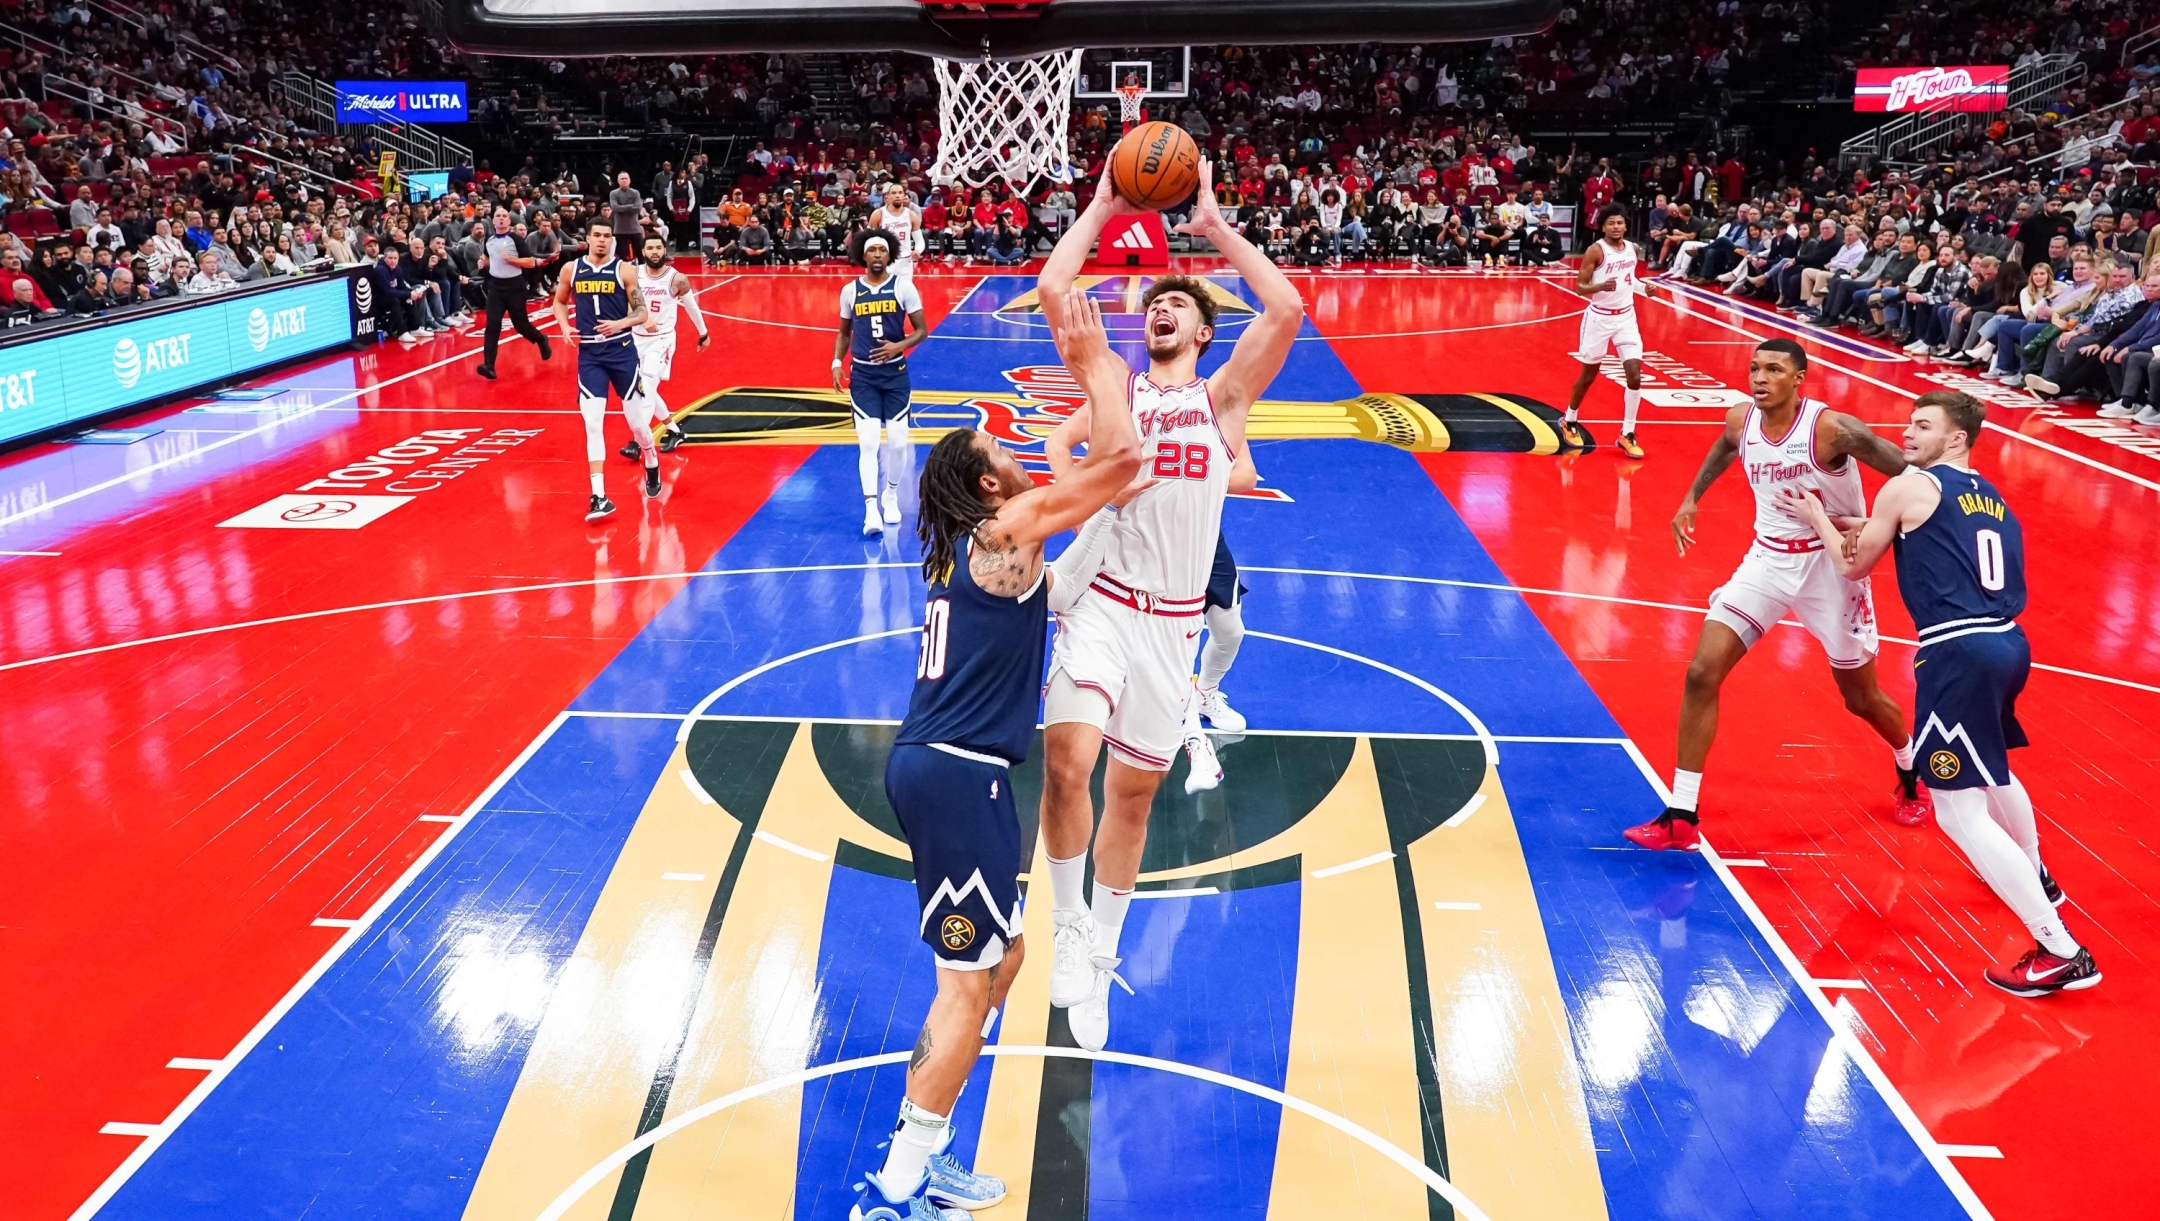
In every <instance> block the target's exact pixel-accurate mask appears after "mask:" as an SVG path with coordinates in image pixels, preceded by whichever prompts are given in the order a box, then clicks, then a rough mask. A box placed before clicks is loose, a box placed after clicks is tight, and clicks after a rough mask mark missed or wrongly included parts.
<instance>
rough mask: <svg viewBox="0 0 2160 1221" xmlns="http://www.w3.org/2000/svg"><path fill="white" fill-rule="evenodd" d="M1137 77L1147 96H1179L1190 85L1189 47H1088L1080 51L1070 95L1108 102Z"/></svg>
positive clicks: (1182, 94) (1190, 54)
mask: <svg viewBox="0 0 2160 1221" xmlns="http://www.w3.org/2000/svg"><path fill="white" fill-rule="evenodd" d="M1127 80H1137V81H1138V82H1139V84H1140V86H1141V87H1142V88H1143V89H1145V90H1146V93H1145V94H1144V95H1143V96H1145V97H1147V98H1150V99H1153V98H1182V97H1184V96H1186V94H1187V91H1188V90H1190V89H1191V87H1192V83H1191V82H1192V48H1191V47H1090V48H1088V49H1087V50H1085V51H1082V52H1081V53H1080V77H1079V79H1078V80H1076V81H1074V82H1073V96H1074V97H1077V98H1099V99H1101V100H1104V101H1110V100H1112V99H1115V98H1116V97H1117V90H1118V86H1120V85H1123V84H1124V83H1125V82H1126V81H1127Z"/></svg>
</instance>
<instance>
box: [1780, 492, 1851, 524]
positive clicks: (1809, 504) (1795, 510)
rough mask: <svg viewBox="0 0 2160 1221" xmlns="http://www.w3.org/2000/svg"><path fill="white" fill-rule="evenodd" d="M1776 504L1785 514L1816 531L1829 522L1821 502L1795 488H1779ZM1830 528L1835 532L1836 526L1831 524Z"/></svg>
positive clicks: (1808, 493)
mask: <svg viewBox="0 0 2160 1221" xmlns="http://www.w3.org/2000/svg"><path fill="white" fill-rule="evenodd" d="M1777 502H1778V505H1779V506H1780V507H1782V508H1783V509H1784V510H1785V511H1786V512H1788V513H1790V514H1792V515H1793V516H1794V517H1797V518H1799V519H1800V520H1801V521H1804V522H1806V523H1808V524H1809V525H1811V526H1813V527H1815V528H1816V529H1817V530H1818V531H1819V530H1821V529H1822V527H1823V524H1824V523H1826V522H1829V521H1830V513H1829V511H1828V510H1826V509H1824V508H1823V503H1822V501H1820V500H1817V499H1815V496H1814V494H1813V493H1810V492H1803V491H1800V490H1798V489H1796V488H1779V489H1778V492H1777ZM1830 528H1831V529H1832V530H1836V529H1837V526H1836V525H1835V524H1832V525H1831V527H1830Z"/></svg>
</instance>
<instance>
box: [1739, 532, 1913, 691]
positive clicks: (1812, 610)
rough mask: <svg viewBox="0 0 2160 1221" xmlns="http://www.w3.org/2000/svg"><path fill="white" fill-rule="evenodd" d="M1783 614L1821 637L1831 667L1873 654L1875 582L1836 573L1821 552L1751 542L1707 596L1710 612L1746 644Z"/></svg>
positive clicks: (1850, 666)
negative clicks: (1784, 549)
mask: <svg viewBox="0 0 2160 1221" xmlns="http://www.w3.org/2000/svg"><path fill="white" fill-rule="evenodd" d="M1787 615H1791V616H1792V617H1793V618H1795V619H1798V620H1799V621H1800V622H1801V624H1802V625H1803V626H1805V627H1806V628H1807V630H1808V632H1809V634H1811V635H1813V636H1814V637H1815V639H1817V640H1819V641H1821V642H1822V647H1823V652H1825V653H1828V654H1829V655H1830V664H1831V665H1832V666H1835V667H1836V668H1838V669H1840V670H1851V669H1855V668H1857V667H1859V666H1864V665H1866V664H1867V663H1868V662H1870V661H1873V660H1874V659H1875V653H1876V651H1877V649H1878V647H1879V646H1878V644H1877V640H1876V632H1875V591H1874V587H1873V586H1872V585H1870V584H1869V583H1868V582H1867V580H1866V579H1864V578H1863V579H1861V580H1858V581H1848V580H1846V579H1845V578H1844V577H1842V576H1839V575H1838V570H1837V565H1835V564H1832V563H1831V562H1830V556H1829V554H1828V553H1826V552H1822V551H1808V552H1802V553H1799V554H1790V553H1787V552H1782V551H1776V550H1773V549H1771V548H1769V547H1765V546H1763V545H1762V544H1761V543H1759V542H1758V543H1755V544H1754V545H1752V546H1750V547H1749V548H1748V553H1747V556H1746V558H1744V559H1742V560H1741V561H1740V567H1739V568H1737V569H1735V570H1734V571H1733V574H1732V579H1731V580H1729V581H1727V582H1725V584H1724V585H1722V586H1720V587H1719V588H1718V590H1717V592H1715V593H1713V594H1711V595H1710V617H1711V618H1712V619H1715V620H1717V621H1718V622H1719V623H1722V624H1724V625H1725V626H1726V627H1729V628H1731V629H1732V630H1733V631H1734V632H1736V633H1738V634H1739V636H1740V640H1741V643H1743V644H1745V645H1747V646H1748V647H1749V648H1751V649H1752V648H1754V647H1755V642H1756V641H1758V640H1760V639H1762V637H1763V633H1765V632H1767V631H1769V630H1770V625H1772V624H1774V623H1776V622H1777V621H1778V620H1780V619H1782V618H1784V617H1785V616H1787Z"/></svg>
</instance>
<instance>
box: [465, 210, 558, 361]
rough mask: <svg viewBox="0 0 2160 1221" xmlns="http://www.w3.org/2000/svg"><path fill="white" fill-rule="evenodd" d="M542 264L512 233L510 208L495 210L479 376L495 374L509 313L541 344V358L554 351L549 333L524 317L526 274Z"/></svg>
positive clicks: (519, 328) (520, 328) (489, 243)
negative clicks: (526, 250)
mask: <svg viewBox="0 0 2160 1221" xmlns="http://www.w3.org/2000/svg"><path fill="white" fill-rule="evenodd" d="M539 263H540V260H538V259H535V258H533V257H531V256H530V255H528V254H526V253H525V249H524V247H523V246H522V245H521V244H520V243H519V242H518V238H517V234H515V233H512V232H510V209H508V208H497V209H495V232H494V233H492V234H490V235H489V236H488V240H487V325H486V329H485V331H484V333H483V334H482V336H481V341H480V368H479V370H478V372H479V374H480V376H482V377H485V378H488V379H489V380H493V379H494V377H495V346H496V344H497V343H499V342H500V341H501V339H502V323H503V315H504V314H506V313H507V314H509V315H510V322H511V325H513V326H515V327H517V331H518V334H520V335H523V336H524V337H525V338H527V339H530V340H532V341H533V342H534V343H536V344H538V345H540V359H542V360H546V359H548V358H549V357H551V356H553V355H554V354H555V353H554V351H553V350H552V349H551V348H549V347H548V338H547V336H545V335H542V334H541V333H540V329H539V328H538V327H536V326H534V325H533V324H532V319H530V318H528V317H526V316H525V273H526V271H528V270H530V269H531V268H533V267H537V266H538V265H539Z"/></svg>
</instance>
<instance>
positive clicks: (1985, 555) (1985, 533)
mask: <svg viewBox="0 0 2160 1221" xmlns="http://www.w3.org/2000/svg"><path fill="white" fill-rule="evenodd" d="M1973 550H1974V551H1976V552H1978V553H1979V560H1980V588H1982V589H1985V590H1987V591H1989V592H1990V593H1992V592H1995V591H1997V590H2000V589H2001V588H2002V587H2003V546H2002V535H2000V534H1997V533H1996V532H1995V531H1993V530H1975V531H1974V532H1973Z"/></svg>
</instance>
